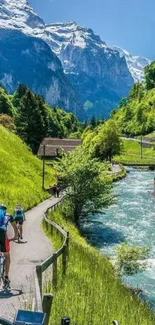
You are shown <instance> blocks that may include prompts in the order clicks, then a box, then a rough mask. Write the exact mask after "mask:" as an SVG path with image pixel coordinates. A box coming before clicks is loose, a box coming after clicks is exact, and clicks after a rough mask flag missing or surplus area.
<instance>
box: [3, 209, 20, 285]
mask: <svg viewBox="0 0 155 325" xmlns="http://www.w3.org/2000/svg"><path fill="white" fill-rule="evenodd" d="M6 210H7V207H6V206H5V205H4V204H3V203H0V251H1V252H2V253H4V256H5V279H4V285H5V286H9V284H10V280H9V269H10V243H9V242H10V241H11V240H15V239H17V237H18V229H17V226H16V223H15V222H14V219H13V217H12V216H11V215H9V214H8V213H6ZM9 222H10V223H11V225H12V227H13V230H14V237H13V238H12V239H10V240H9V239H8V236H7V226H8V223H9Z"/></svg>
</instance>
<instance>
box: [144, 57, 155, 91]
mask: <svg viewBox="0 0 155 325" xmlns="http://www.w3.org/2000/svg"><path fill="white" fill-rule="evenodd" d="M144 71H145V83H146V89H147V90H150V89H152V88H155V61H154V62H152V63H151V64H150V65H148V66H147V67H145V70H144Z"/></svg>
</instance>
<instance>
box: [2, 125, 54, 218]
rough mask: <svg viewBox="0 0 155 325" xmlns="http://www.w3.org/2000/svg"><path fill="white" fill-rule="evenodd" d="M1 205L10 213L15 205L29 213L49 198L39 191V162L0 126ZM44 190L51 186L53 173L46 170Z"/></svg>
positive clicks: (40, 182) (40, 179)
mask: <svg viewBox="0 0 155 325" xmlns="http://www.w3.org/2000/svg"><path fill="white" fill-rule="evenodd" d="M0 166H1V173H0V202H4V203H5V204H6V205H7V206H8V210H9V212H11V211H13V209H14V206H15V205H16V204H17V203H21V204H22V205H23V207H24V209H25V210H26V209H28V208H30V207H32V206H34V205H36V204H38V203H39V202H40V201H41V200H43V199H44V198H47V197H48V194H47V193H46V192H44V191H43V190H42V162H41V161H40V160H39V159H37V158H36V157H35V156H33V155H32V153H31V152H30V151H29V150H28V149H27V147H26V145H25V144H24V143H23V142H22V140H21V139H19V138H18V137H17V136H16V135H15V134H13V133H10V132H8V131H7V130H6V129H5V128H4V127H2V126H0ZM45 181H46V187H48V186H49V185H52V184H53V183H54V171H53V169H52V168H49V167H46V174H45Z"/></svg>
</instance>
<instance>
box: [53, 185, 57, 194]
mask: <svg viewBox="0 0 155 325" xmlns="http://www.w3.org/2000/svg"><path fill="white" fill-rule="evenodd" d="M52 189H53V195H54V197H56V193H57V185H56V184H54V185H53V188H52Z"/></svg>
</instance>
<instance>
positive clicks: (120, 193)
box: [81, 169, 155, 308]
mask: <svg viewBox="0 0 155 325" xmlns="http://www.w3.org/2000/svg"><path fill="white" fill-rule="evenodd" d="M154 177H155V172H150V171H144V170H137V169H128V173H127V177H126V178H124V179H123V180H121V181H119V182H117V183H115V184H114V194H115V196H116V202H115V204H113V205H111V206H110V207H109V208H108V209H104V210H103V211H102V213H100V214H98V215H95V216H89V219H87V220H83V221H82V222H81V229H82V233H83V235H84V236H85V237H86V238H87V240H88V241H89V242H90V243H91V244H93V245H94V246H96V247H97V248H98V249H99V250H100V251H101V252H102V253H103V254H104V255H107V256H109V257H114V256H115V249H116V247H117V246H118V245H120V244H121V243H123V242H124V241H126V242H127V243H128V244H129V245H137V246H147V247H149V249H150V252H149V258H148V261H147V262H148V266H147V269H146V271H145V272H143V273H139V274H137V275H135V276H132V277H124V278H123V279H122V280H123V281H124V282H125V283H126V284H127V285H128V286H130V287H134V288H137V287H138V288H141V289H142V290H143V295H142V296H143V298H145V299H146V300H147V302H149V303H150V304H151V305H152V306H153V307H154V308H155V196H154V195H153V191H154V187H153V179H154Z"/></svg>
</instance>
